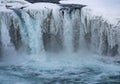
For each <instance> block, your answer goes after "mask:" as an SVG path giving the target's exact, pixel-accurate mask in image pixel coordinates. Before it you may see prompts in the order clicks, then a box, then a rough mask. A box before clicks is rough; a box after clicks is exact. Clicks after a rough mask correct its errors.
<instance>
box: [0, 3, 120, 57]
mask: <svg viewBox="0 0 120 84" xmlns="http://www.w3.org/2000/svg"><path fill="white" fill-rule="evenodd" d="M6 10H11V11H12V15H11V14H9V13H8V12H5V13H4V14H2V12H1V11H0V14H1V16H2V17H0V31H1V32H0V39H1V40H0V41H1V45H2V46H1V52H3V51H4V50H6V49H9V50H14V48H15V49H16V50H17V51H19V50H23V51H24V52H27V53H29V54H40V53H41V52H60V51H65V52H68V53H70V52H75V51H77V52H79V51H80V50H81V49H86V50H89V51H91V52H95V53H98V54H103V55H112V56H114V55H119V54H120V47H119V46H120V40H119V36H120V33H119V31H120V29H119V28H120V25H119V24H117V25H116V24H111V23H109V22H108V21H107V20H105V19H104V18H103V17H101V16H97V15H94V14H92V12H91V11H90V10H89V9H87V8H74V7H73V8H72V7H64V6H59V5H57V4H50V3H36V4H31V5H30V6H28V7H25V8H20V9H17V8H14V9H6ZM6 20H7V21H6ZM9 44H10V45H12V47H7V45H9ZM3 46H4V47H3ZM13 47H14V48H13ZM9 50H8V51H9ZM3 53H5V52H3Z"/></svg>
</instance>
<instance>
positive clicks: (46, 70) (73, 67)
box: [0, 52, 120, 84]
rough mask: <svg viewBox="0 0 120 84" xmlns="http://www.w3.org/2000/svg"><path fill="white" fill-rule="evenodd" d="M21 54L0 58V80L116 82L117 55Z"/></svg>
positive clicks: (4, 83) (24, 83)
mask: <svg viewBox="0 0 120 84" xmlns="http://www.w3.org/2000/svg"><path fill="white" fill-rule="evenodd" d="M84 53H85V52H84ZM81 55H82V56H81ZM73 56H74V57H73ZM25 57H26V58H24V59H23V58H22V57H21V58H20V57H19V56H18V57H17V58H18V59H19V60H13V59H16V58H15V57H14V58H11V59H12V60H11V59H9V58H8V59H9V62H8V59H4V60H3V61H4V62H1V65H0V84H120V67H119V66H120V63H119V57H107V56H106V57H102V56H96V55H94V54H93V55H91V54H87V55H85V54H84V55H83V53H82V54H80V55H79V56H78V54H73V55H71V56H69V55H67V56H66V55H62V56H60V55H57V54H56V55H55V54H54V55H53V54H52V55H51V54H49V56H45V58H44V59H40V57H39V58H38V56H34V57H33V56H29V59H28V56H25ZM5 61H7V63H6V62H5Z"/></svg>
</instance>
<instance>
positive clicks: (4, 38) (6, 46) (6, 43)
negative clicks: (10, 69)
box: [0, 11, 15, 56]
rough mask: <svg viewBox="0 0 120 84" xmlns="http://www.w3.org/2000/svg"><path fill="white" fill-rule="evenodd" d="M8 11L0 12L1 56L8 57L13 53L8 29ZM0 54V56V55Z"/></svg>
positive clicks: (9, 13)
mask: <svg viewBox="0 0 120 84" xmlns="http://www.w3.org/2000/svg"><path fill="white" fill-rule="evenodd" d="M10 15H11V12H10V11H1V12H0V16H2V17H0V28H1V31H0V34H1V35H0V38H1V39H0V40H1V44H0V45H1V46H0V47H1V54H2V55H3V56H8V55H9V54H13V53H14V52H15V49H14V47H13V44H12V43H11V41H10V40H11V39H10V38H11V37H10V35H9V27H10ZM1 54H0V55H1Z"/></svg>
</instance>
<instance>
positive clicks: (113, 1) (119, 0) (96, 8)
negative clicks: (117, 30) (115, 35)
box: [60, 0, 120, 23]
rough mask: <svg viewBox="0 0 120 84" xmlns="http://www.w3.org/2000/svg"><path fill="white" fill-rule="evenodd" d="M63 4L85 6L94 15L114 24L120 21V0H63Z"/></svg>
mask: <svg viewBox="0 0 120 84" xmlns="http://www.w3.org/2000/svg"><path fill="white" fill-rule="evenodd" d="M60 3H62V4H83V5H87V6H86V7H85V8H88V9H91V10H92V11H93V14H95V15H100V16H103V17H104V18H106V19H107V20H109V21H110V22H112V23H116V22H117V21H118V20H120V0H62V1H60Z"/></svg>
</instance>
